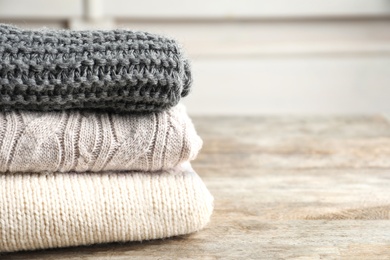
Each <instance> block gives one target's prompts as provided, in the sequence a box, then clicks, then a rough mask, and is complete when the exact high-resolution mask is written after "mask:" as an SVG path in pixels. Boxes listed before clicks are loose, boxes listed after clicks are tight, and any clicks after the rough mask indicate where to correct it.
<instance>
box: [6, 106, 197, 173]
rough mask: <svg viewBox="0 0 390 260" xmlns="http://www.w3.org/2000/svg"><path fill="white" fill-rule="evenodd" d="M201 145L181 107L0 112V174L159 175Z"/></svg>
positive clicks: (193, 152)
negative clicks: (144, 111) (136, 172)
mask: <svg viewBox="0 0 390 260" xmlns="http://www.w3.org/2000/svg"><path fill="white" fill-rule="evenodd" d="M201 146H202V141H201V139H200V138H199V136H198V135H197V134H196V132H195V129H194V126H193V124H192V122H191V120H190V118H189V117H188V116H187V114H186V111H185V108H184V106H182V105H179V106H176V107H174V108H172V109H170V110H168V111H164V112H160V113H152V114H143V115H134V114H128V115H126V114H115V113H93V112H80V111H71V112H69V111H64V112H44V113H42V112H28V111H12V112H2V113H0V172H70V171H76V172H100V171H129V170H139V171H158V170H163V169H170V168H173V167H175V166H177V165H179V164H180V163H182V162H185V161H189V160H192V159H194V158H195V156H196V155H197V153H198V151H199V149H200V148H201Z"/></svg>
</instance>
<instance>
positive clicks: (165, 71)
mask: <svg viewBox="0 0 390 260" xmlns="http://www.w3.org/2000/svg"><path fill="white" fill-rule="evenodd" d="M190 85H191V73H190V68H189V63H188V61H187V60H186V59H185V58H184V57H183V53H182V52H181V49H180V48H179V46H178V45H177V43H176V42H175V41H174V40H172V39H168V38H164V37H161V36H157V35H153V34H149V33H145V32H133V31H127V30H111V31H69V30H58V31H57V30H47V29H44V30H39V31H33V30H23V29H19V28H17V27H13V26H9V25H4V24H0V110H11V109H27V110H41V111H50V110H64V109H101V110H114V111H117V112H129V111H140V112H148V111H160V110H163V109H167V108H169V107H171V106H174V105H176V104H177V103H178V102H179V100H180V98H181V97H184V96H186V95H187V94H188V92H189V89H190Z"/></svg>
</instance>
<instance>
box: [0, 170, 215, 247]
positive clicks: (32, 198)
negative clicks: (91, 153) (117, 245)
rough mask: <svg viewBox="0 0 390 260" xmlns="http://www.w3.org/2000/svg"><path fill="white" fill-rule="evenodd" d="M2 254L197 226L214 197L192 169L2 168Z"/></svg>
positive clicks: (192, 229) (134, 237) (169, 232)
mask: <svg viewBox="0 0 390 260" xmlns="http://www.w3.org/2000/svg"><path fill="white" fill-rule="evenodd" d="M0 187H1V189H0V217H1V218H0V252H9V251H19V250H33V249H44V248H56V247H67V246H78V245H89V244H95V243H107V242H119V241H142V240H149V239H157V238H164V237H170V236H176V235H181V234H187V233H191V232H195V231H197V230H199V229H201V228H202V227H204V226H205V225H206V224H207V222H208V221H209V218H210V215H211V212H212V209H213V198H212V196H211V195H210V193H209V192H208V190H207V189H206V187H205V186H204V184H203V182H202V181H201V180H200V178H199V177H198V176H197V175H196V173H195V172H193V171H192V170H191V169H189V168H186V169H176V170H171V171H169V172H162V173H155V174H148V173H101V174H94V173H91V174H87V173H73V174H71V173H63V174H61V173H57V174H42V173H40V174H39V173H36V174H26V173H24V174H0Z"/></svg>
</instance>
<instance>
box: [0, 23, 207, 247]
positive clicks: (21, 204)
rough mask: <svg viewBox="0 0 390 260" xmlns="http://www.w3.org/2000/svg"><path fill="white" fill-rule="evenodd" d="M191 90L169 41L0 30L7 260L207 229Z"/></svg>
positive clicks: (1, 224) (0, 192)
mask: <svg viewBox="0 0 390 260" xmlns="http://www.w3.org/2000/svg"><path fill="white" fill-rule="evenodd" d="M190 86H191V73H190V68H189V64H188V61H187V60H186V59H185V57H183V53H182V51H181V49H180V48H179V47H178V45H177V44H176V42H175V41H173V40H171V39H167V38H164V37H161V36H157V35H152V34H149V33H143V32H132V31H127V30H113V31H66V30H62V31H53V30H47V29H44V30H37V31H33V30H22V29H19V28H16V27H13V26H9V25H0V110H1V112H0V252H10V251H18V250H34V249H44V248H55V247H67V246H77V245H88V244H95V243H107V242H119V241H141V240H149V239H157V238H166V237H170V236H176V235H181V234H188V233H191V232H194V231H197V230H199V229H201V228H203V227H204V226H205V225H206V224H207V222H208V221H209V218H210V215H211V212H212V209H213V199H212V196H211V195H210V193H209V192H208V190H207V189H206V187H205V185H204V184H203V182H202V181H201V179H200V178H199V177H198V176H197V174H196V173H195V172H194V171H193V170H192V168H191V166H190V164H189V161H190V160H192V159H194V158H195V157H196V155H197V153H198V151H199V149H200V148H201V145H202V141H201V139H200V138H199V136H198V135H197V134H196V132H195V129H194V126H193V124H192V122H191V120H190V119H189V117H188V116H187V114H186V111H185V108H184V107H183V106H182V105H178V102H179V100H180V99H181V97H184V96H186V95H187V94H188V93H189V90H190Z"/></svg>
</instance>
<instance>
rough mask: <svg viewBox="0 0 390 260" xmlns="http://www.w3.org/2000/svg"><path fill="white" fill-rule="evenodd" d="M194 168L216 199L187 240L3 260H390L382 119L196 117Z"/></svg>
mask: <svg viewBox="0 0 390 260" xmlns="http://www.w3.org/2000/svg"><path fill="white" fill-rule="evenodd" d="M194 123H195V125H196V127H197V130H198V132H199V134H200V135H201V136H202V138H203V139H204V147H203V150H202V152H201V154H200V155H199V157H198V159H197V160H196V161H195V162H194V163H193V166H194V168H195V169H196V170H197V172H198V173H199V175H200V176H201V177H202V178H203V180H204V182H205V183H206V185H207V186H208V188H209V189H210V191H211V193H212V194H213V195H214V197H215V211H214V215H213V216H212V219H211V223H210V224H209V225H208V226H207V228H206V229H204V230H202V231H201V232H198V233H196V234H192V235H189V236H184V237H176V238H172V239H166V240H157V241H150V242H142V243H125V244H108V245H95V246H88V247H74V248H65V249H53V250H46V251H35V252H20V253H11V254H2V255H0V259H53V260H54V259H55V260H60V259H154V258H155V259H390V220H389V219H390V121H389V120H388V119H387V118H386V117H385V116H381V115H378V116H362V117H359V116H351V117H346V116H344V117H330V116H329V117H305V118H303V117H195V118H194Z"/></svg>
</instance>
